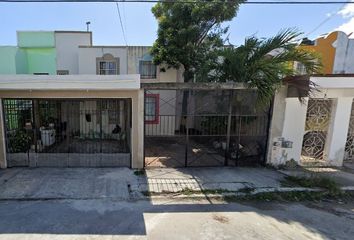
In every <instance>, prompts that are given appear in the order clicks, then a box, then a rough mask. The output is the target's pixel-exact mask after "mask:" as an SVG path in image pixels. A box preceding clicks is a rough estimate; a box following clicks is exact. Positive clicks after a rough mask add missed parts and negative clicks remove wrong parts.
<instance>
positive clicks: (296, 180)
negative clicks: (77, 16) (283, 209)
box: [281, 176, 342, 196]
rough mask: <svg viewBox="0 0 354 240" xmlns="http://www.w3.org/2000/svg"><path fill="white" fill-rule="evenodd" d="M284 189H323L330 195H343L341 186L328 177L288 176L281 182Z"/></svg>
mask: <svg viewBox="0 0 354 240" xmlns="http://www.w3.org/2000/svg"><path fill="white" fill-rule="evenodd" d="M281 184H282V186H284V187H306V188H322V189H326V190H327V191H328V194H330V195H333V196H336V195H340V194H341V193H342V191H341V189H340V186H339V185H338V184H337V183H336V182H335V181H334V180H332V179H330V178H328V177H321V176H314V177H296V176H286V177H285V178H284V180H283V181H282V182H281Z"/></svg>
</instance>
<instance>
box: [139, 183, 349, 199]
mask: <svg viewBox="0 0 354 240" xmlns="http://www.w3.org/2000/svg"><path fill="white" fill-rule="evenodd" d="M341 190H342V191H344V192H351V191H354V186H346V187H341ZM287 192H326V190H324V189H321V188H304V187H296V188H289V187H280V188H258V189H255V190H254V191H252V192H249V193H243V192H225V193H218V194H215V193H196V194H183V193H179V192H170V193H168V192H164V193H152V195H150V196H144V197H142V198H138V199H136V200H144V199H145V200H147V199H149V200H161V199H167V198H168V199H190V200H193V199H201V198H204V199H205V198H207V199H221V198H225V197H243V196H253V195H257V194H259V193H287ZM154 194H156V195H154Z"/></svg>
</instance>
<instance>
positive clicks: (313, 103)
mask: <svg viewBox="0 0 354 240" xmlns="http://www.w3.org/2000/svg"><path fill="white" fill-rule="evenodd" d="M331 109H332V100H331V99H310V100H309V101H308V107H307V114H306V125H305V135H304V140H303V144H302V154H301V155H302V156H301V160H302V161H305V162H306V161H310V162H313V161H318V160H323V150H324V147H325V144H326V138H327V132H328V127H329V122H330V119H331Z"/></svg>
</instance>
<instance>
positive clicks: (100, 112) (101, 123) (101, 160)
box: [96, 99, 116, 167]
mask: <svg viewBox="0 0 354 240" xmlns="http://www.w3.org/2000/svg"><path fill="white" fill-rule="evenodd" d="M103 101H106V104H105V105H106V109H108V111H107V112H108V114H109V107H108V104H109V102H108V100H103V99H99V100H97V103H96V104H97V105H98V118H99V119H100V121H99V123H100V158H99V162H100V164H98V165H99V166H100V167H102V166H103V164H102V162H103V156H102V141H103V136H102V134H103V133H102V125H103V120H102V106H103ZM113 101H116V100H113ZM96 117H97V113H96Z"/></svg>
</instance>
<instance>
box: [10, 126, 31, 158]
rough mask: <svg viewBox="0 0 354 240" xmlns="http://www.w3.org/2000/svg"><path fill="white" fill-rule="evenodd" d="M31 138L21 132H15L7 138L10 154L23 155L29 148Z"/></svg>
mask: <svg viewBox="0 0 354 240" xmlns="http://www.w3.org/2000/svg"><path fill="white" fill-rule="evenodd" d="M31 142H32V138H31V136H29V135H28V134H27V133H26V132H25V131H23V130H16V132H15V133H14V134H13V135H11V136H10V137H9V152H10V153H25V152H27V151H28V150H29V149H30V147H31Z"/></svg>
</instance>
